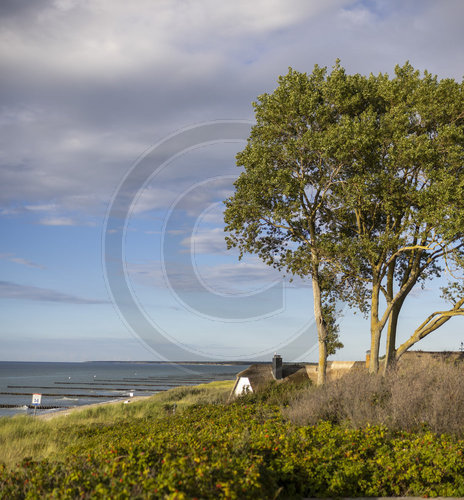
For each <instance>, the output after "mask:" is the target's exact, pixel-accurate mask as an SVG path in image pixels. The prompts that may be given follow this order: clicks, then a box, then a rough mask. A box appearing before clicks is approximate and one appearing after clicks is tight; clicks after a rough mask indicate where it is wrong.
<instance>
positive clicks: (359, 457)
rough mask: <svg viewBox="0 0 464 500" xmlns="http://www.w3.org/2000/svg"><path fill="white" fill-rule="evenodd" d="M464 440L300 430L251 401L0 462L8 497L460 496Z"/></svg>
mask: <svg viewBox="0 0 464 500" xmlns="http://www.w3.org/2000/svg"><path fill="white" fill-rule="evenodd" d="M463 451H464V442H463V441H462V440H456V439H451V438H450V437H447V436H438V435H435V434H432V433H430V432H426V433H422V434H414V433H405V432H398V433H392V432H390V431H389V430H388V429H387V428H385V427H382V426H380V427H377V426H376V427H366V428H364V429H358V430H348V429H345V428H343V427H339V426H334V425H331V424H329V423H327V422H321V423H319V424H318V425H316V426H305V427H296V426H293V425H291V424H289V423H288V422H287V421H285V420H284V419H283V418H282V415H281V413H280V410H279V409H278V408H276V407H272V406H265V405H262V404H256V403H253V402H252V401H251V399H250V398H248V399H247V398H245V399H244V400H243V401H238V402H237V403H234V404H231V405H227V406H223V405H220V406H211V405H206V406H199V407H195V408H190V409H188V410H186V411H185V412H183V413H181V414H176V415H171V416H164V417H158V418H157V417H153V418H148V419H128V420H126V421H124V422H123V423H119V424H118V425H113V426H107V427H105V428H101V429H99V430H98V431H97V432H96V433H94V434H93V435H92V436H89V437H88V438H86V439H83V440H82V442H81V443H80V446H79V448H73V449H72V450H69V453H68V454H65V455H63V456H62V457H61V461H60V462H52V461H41V462H32V461H29V460H25V461H23V462H22V463H21V464H19V465H18V466H17V467H15V468H13V469H12V470H8V469H7V468H5V467H3V466H1V465H0V489H1V491H2V494H3V496H4V497H5V498H39V497H40V498H65V499H66V498H176V499H182V498H229V499H230V498H236V499H238V498H240V499H242V498H243V499H246V498H250V499H252V498H273V497H274V496H275V495H276V494H277V492H280V494H279V496H282V497H283V498H289V497H292V496H294V497H297V498H298V497H335V496H353V497H354V496H393V495H396V496H401V495H410V496H462V495H463V494H464V481H463V477H464V462H463V460H462V453H463Z"/></svg>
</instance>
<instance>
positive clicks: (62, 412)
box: [35, 396, 151, 420]
mask: <svg viewBox="0 0 464 500" xmlns="http://www.w3.org/2000/svg"><path fill="white" fill-rule="evenodd" d="M148 398H151V396H133V397H132V398H127V399H118V400H117V401H102V402H101V403H92V404H88V405H81V406H74V407H73V408H66V409H64V410H57V411H52V412H50V413H42V414H40V415H36V416H35V418H40V419H41V420H50V419H52V418H56V417H64V416H66V415H70V414H71V413H74V412H76V411H82V410H87V409H88V408H95V407H96V406H102V405H105V406H106V405H115V404H121V403H127V404H130V403H134V402H135V401H141V400H142V399H148Z"/></svg>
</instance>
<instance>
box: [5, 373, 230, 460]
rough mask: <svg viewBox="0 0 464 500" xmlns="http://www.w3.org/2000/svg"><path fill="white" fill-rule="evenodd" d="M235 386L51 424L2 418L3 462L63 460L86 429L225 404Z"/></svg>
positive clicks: (166, 396)
mask: <svg viewBox="0 0 464 500" xmlns="http://www.w3.org/2000/svg"><path fill="white" fill-rule="evenodd" d="M233 384H234V382H233V381H230V380H227V381H219V382H212V383H210V384H201V385H198V386H195V387H188V386H185V387H176V388H175V389H171V390H169V391H166V392H162V393H158V394H155V395H154V396H151V397H150V398H147V399H143V400H139V401H135V402H132V403H130V404H124V403H113V404H102V405H98V406H94V407H91V408H85V409H76V410H74V411H72V412H71V413H69V414H68V415H65V414H60V412H58V413H56V414H55V415H54V416H53V418H50V419H47V420H46V419H43V418H40V417H33V416H26V415H18V416H14V417H5V418H0V462H3V463H5V464H6V465H7V466H9V467H10V466H12V465H14V464H16V463H19V462H20V461H21V460H23V459H24V458H26V457H30V458H32V459H33V460H42V459H45V458H50V459H55V460H60V455H61V453H62V452H63V450H64V449H65V448H67V447H68V446H70V445H73V444H76V443H77V442H78V441H79V439H80V436H81V434H82V432H84V431H85V430H86V429H92V428H95V427H103V426H108V425H114V424H115V423H118V422H120V423H121V425H123V424H124V421H127V420H128V419H130V420H134V419H143V418H147V417H153V416H156V415H159V416H161V415H165V414H167V413H172V412H173V411H174V410H175V411H176V412H182V411H183V410H184V409H185V408H187V407H189V406H192V405H202V404H218V403H224V402H226V401H227V398H228V396H229V394H230V391H231V390H232V387H233ZM174 405H175V406H174Z"/></svg>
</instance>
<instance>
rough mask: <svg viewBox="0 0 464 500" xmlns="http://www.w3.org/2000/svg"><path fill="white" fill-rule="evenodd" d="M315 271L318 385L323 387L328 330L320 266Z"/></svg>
mask: <svg viewBox="0 0 464 500" xmlns="http://www.w3.org/2000/svg"><path fill="white" fill-rule="evenodd" d="M314 267H315V269H313V276H312V282H313V298H314V318H315V320H316V327H317V339H318V342H319V364H318V370H317V385H323V384H325V382H326V372H327V328H326V325H325V321H324V317H323V316H322V298H321V288H320V285H319V276H318V266H317V265H316V266H314Z"/></svg>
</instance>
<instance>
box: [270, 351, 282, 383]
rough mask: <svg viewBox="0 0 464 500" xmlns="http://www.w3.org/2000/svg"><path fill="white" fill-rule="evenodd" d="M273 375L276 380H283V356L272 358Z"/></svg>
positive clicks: (275, 355) (276, 355)
mask: <svg viewBox="0 0 464 500" xmlns="http://www.w3.org/2000/svg"><path fill="white" fill-rule="evenodd" d="M272 375H273V376H274V378H275V379H276V380H281V379H282V356H279V355H278V354H274V357H273V358H272Z"/></svg>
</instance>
